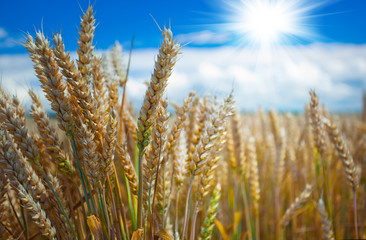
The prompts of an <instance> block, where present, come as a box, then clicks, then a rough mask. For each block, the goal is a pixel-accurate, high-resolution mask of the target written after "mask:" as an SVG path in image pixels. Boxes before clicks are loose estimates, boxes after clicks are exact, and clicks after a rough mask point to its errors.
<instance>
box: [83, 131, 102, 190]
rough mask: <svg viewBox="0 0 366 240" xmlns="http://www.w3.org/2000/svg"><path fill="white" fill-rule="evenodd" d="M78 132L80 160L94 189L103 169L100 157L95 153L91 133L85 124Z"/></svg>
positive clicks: (95, 147) (95, 148)
mask: <svg viewBox="0 0 366 240" xmlns="http://www.w3.org/2000/svg"><path fill="white" fill-rule="evenodd" d="M79 131H80V132H79V134H78V138H79V142H80V150H79V155H80V157H81V159H80V160H81V162H82V163H83V164H84V165H85V169H86V174H87V176H88V178H89V181H90V184H91V185H92V186H93V187H95V186H96V185H97V184H98V181H99V180H100V179H101V172H102V169H103V165H102V162H101V156H100V154H98V152H97V146H96V144H95V142H94V141H93V133H92V132H91V131H90V130H89V128H88V127H87V126H86V125H85V124H82V125H81V127H80V128H79Z"/></svg>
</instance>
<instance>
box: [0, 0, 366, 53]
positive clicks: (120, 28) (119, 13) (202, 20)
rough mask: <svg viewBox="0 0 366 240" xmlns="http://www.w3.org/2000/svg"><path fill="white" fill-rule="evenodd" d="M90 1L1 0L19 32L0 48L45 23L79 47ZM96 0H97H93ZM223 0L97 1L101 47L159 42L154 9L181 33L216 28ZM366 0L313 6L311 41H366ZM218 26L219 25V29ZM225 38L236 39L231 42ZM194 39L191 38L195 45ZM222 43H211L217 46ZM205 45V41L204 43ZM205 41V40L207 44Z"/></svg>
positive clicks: (2, 16) (1, 12)
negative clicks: (83, 16)
mask: <svg viewBox="0 0 366 240" xmlns="http://www.w3.org/2000/svg"><path fill="white" fill-rule="evenodd" d="M89 2H90V1H85V0H79V1H74V0H68V1H62V3H61V1H46V0H43V1H41V0H34V1H1V3H0V27H1V28H3V29H4V30H5V31H6V32H7V33H8V34H9V35H10V36H13V37H14V40H15V41H14V47H12V48H5V47H0V54H1V53H19V52H24V48H23V47H21V46H19V45H18V44H16V41H17V40H19V39H22V38H21V37H22V32H27V31H28V32H31V33H32V32H33V31H34V28H37V29H39V28H41V27H42V26H43V30H44V31H45V33H46V34H48V35H51V34H52V32H55V31H60V29H62V34H63V36H64V39H66V45H67V46H68V47H69V49H70V50H75V48H76V43H75V39H76V38H77V27H78V23H79V18H80V15H81V13H82V12H81V9H86V8H87V7H88V4H89ZM91 2H92V3H93V1H91ZM223 2H224V1H208V0H205V1H202V0H187V1H172V0H160V1H151V0H150V1H108V0H106V1H102V0H99V1H96V2H95V11H96V18H97V22H98V28H97V30H96V38H95V40H96V43H97V48H101V49H106V48H108V47H110V46H111V45H112V44H113V43H114V41H115V40H118V41H120V42H121V43H123V44H124V45H125V46H126V47H127V46H128V45H129V44H128V42H129V41H130V39H131V37H132V36H133V35H135V39H136V43H135V47H137V48H143V47H154V48H155V47H158V46H159V43H160V40H161V38H160V34H159V31H158V29H157V27H156V24H155V23H154V21H153V19H152V18H151V16H150V14H151V15H152V16H153V17H154V18H155V19H156V20H157V22H158V23H159V24H160V25H168V24H169V21H170V22H171V25H172V27H173V29H174V31H175V32H176V33H179V34H185V33H191V32H198V31H204V30H207V29H209V30H210V31H215V32H224V30H222V29H217V28H216V27H215V25H213V24H217V23H223V22H224V19H223V18H221V16H222V15H223V10H224V4H223ZM365 12H366V1H365V0H334V1H332V0H330V1H326V2H325V3H324V4H323V5H322V6H320V7H319V8H317V9H314V10H313V11H311V15H312V16H313V19H311V24H312V27H313V28H314V29H315V30H316V32H318V33H319V34H320V35H321V37H319V38H317V39H314V40H312V41H318V42H319V41H321V42H327V43H331V42H337V43H354V44H362V43H366V14H365ZM215 28H216V29H215ZM225 44H231V42H230V41H229V42H226V43H225ZM193 45H195V44H194V43H192V46H193ZM215 45H217V44H209V45H208V46H211V47H212V46H215ZM199 46H201V47H202V45H199ZM203 46H204V45H203Z"/></svg>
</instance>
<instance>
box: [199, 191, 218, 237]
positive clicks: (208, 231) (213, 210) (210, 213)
mask: <svg viewBox="0 0 366 240" xmlns="http://www.w3.org/2000/svg"><path fill="white" fill-rule="evenodd" d="M220 198H221V185H220V184H217V185H216V187H215V189H214V191H213V195H212V198H211V200H210V205H209V207H208V210H207V213H206V217H205V220H204V221H203V225H202V228H201V233H200V239H202V240H209V239H211V237H212V231H213V228H214V226H215V225H214V221H215V219H216V214H217V211H218V208H219V202H220Z"/></svg>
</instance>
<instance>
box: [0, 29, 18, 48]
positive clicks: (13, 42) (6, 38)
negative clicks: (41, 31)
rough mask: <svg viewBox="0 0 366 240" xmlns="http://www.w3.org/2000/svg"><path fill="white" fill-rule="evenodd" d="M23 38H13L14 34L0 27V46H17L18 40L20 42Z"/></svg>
mask: <svg viewBox="0 0 366 240" xmlns="http://www.w3.org/2000/svg"><path fill="white" fill-rule="evenodd" d="M23 40H24V39H22V38H15V37H14V36H10V35H9V33H8V32H7V31H6V30H5V29H4V28H2V27H0V48H11V47H15V46H19V44H18V43H19V42H22V41H23Z"/></svg>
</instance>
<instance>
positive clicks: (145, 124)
mask: <svg viewBox="0 0 366 240" xmlns="http://www.w3.org/2000/svg"><path fill="white" fill-rule="evenodd" d="M162 35H163V37H164V42H163V44H162V46H161V47H160V49H159V54H158V56H157V60H156V61H155V68H154V73H153V74H152V75H151V81H150V84H149V87H148V89H147V90H146V93H145V97H144V102H143V105H142V107H141V110H140V114H139V118H138V121H137V127H138V128H137V139H138V147H139V149H140V151H144V149H145V148H146V146H147V145H148V144H149V141H150V128H151V125H152V123H153V119H152V118H153V116H154V112H155V109H156V108H157V106H158V104H159V101H160V99H161V96H162V94H163V92H164V90H165V88H166V86H167V81H168V78H169V77H170V75H171V74H172V68H173V66H174V65H175V63H176V58H177V55H178V53H179V50H180V45H179V44H177V43H176V42H175V40H173V34H172V31H171V30H170V29H166V28H164V30H163V31H162Z"/></svg>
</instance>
